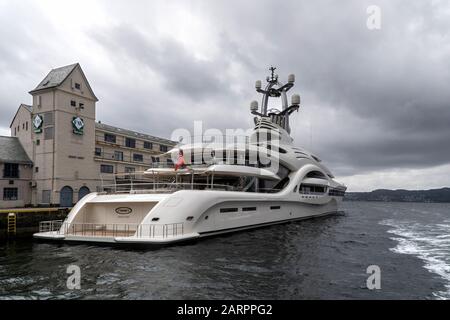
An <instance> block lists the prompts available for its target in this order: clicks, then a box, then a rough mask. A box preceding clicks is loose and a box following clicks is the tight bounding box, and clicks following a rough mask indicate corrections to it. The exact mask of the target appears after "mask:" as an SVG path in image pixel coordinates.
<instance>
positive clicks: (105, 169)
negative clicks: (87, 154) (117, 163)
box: [100, 164, 114, 173]
mask: <svg viewBox="0 0 450 320" xmlns="http://www.w3.org/2000/svg"><path fill="white" fill-rule="evenodd" d="M100 172H101V173H114V166H111V165H109V164H102V165H100Z"/></svg>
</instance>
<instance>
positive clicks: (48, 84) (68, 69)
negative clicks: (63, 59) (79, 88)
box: [30, 63, 78, 93]
mask: <svg viewBox="0 0 450 320" xmlns="http://www.w3.org/2000/svg"><path fill="white" fill-rule="evenodd" d="M77 66H78V63H74V64H71V65H68V66H65V67H60V68H56V69H52V70H51V71H50V72H49V73H48V74H47V76H46V77H45V78H44V79H43V80H42V81H41V82H40V83H39V84H38V85H37V87H36V88H35V89H33V90H31V91H30V93H33V92H36V91H39V90H44V89H49V88H54V87H58V86H59V85H61V84H62V83H63V82H64V80H66V79H67V77H68V76H69V75H70V74H71V73H72V71H73V70H74V69H75V68H76V67H77Z"/></svg>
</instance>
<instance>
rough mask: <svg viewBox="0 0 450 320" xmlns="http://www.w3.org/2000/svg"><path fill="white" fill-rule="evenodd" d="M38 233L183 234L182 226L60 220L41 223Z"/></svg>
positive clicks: (169, 235) (166, 236)
mask: <svg viewBox="0 0 450 320" xmlns="http://www.w3.org/2000/svg"><path fill="white" fill-rule="evenodd" d="M39 232H54V233H56V234H58V235H65V236H68V235H69V236H88V237H109V238H111V237H112V238H115V237H133V238H139V239H142V238H163V239H166V238H171V237H177V236H182V235H183V234H184V224H183V223H182V222H179V223H168V224H132V223H129V224H126V223H123V224H119V223H114V224H113V223H73V222H72V223H69V222H62V220H52V221H41V222H40V223H39Z"/></svg>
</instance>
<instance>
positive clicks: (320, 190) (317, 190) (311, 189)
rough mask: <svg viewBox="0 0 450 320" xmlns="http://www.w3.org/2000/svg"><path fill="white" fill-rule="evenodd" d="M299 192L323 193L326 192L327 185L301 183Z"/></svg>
mask: <svg viewBox="0 0 450 320" xmlns="http://www.w3.org/2000/svg"><path fill="white" fill-rule="evenodd" d="M298 192H299V193H302V194H318V193H320V194H323V193H325V192H326V187H325V186H313V185H304V184H302V185H300V189H299V190H298Z"/></svg>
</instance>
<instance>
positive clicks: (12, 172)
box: [3, 163, 19, 178]
mask: <svg viewBox="0 0 450 320" xmlns="http://www.w3.org/2000/svg"><path fill="white" fill-rule="evenodd" d="M3 177H4V178H19V165H18V164H17V163H5V166H4V169H3Z"/></svg>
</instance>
